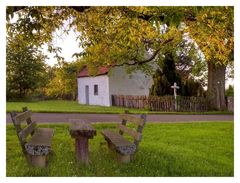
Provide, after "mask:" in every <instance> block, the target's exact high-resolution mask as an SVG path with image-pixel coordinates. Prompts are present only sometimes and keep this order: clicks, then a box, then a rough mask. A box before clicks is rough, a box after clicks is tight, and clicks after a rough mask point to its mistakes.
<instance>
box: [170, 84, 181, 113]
mask: <svg viewBox="0 0 240 183" xmlns="http://www.w3.org/2000/svg"><path fill="white" fill-rule="evenodd" d="M171 88H173V90H174V99H175V110H176V111H177V89H179V88H180V87H179V86H177V83H176V82H174V84H173V86H171Z"/></svg>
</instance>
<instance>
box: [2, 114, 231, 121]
mask: <svg viewBox="0 0 240 183" xmlns="http://www.w3.org/2000/svg"><path fill="white" fill-rule="evenodd" d="M32 119H33V120H34V121H37V122H46V123H55V122H58V123H62V122H63V123H66V122H68V120H69V119H82V120H83V121H85V122H120V119H119V117H118V114H79V113H34V114H33V117H32ZM147 121H148V122H192V121H233V115H175V114H161V115H155V114H148V115H147ZM6 122H8V123H9V122H10V123H11V118H10V115H9V114H7V118H6Z"/></svg>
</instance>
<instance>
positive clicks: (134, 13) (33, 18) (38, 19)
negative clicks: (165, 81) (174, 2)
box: [7, 7, 233, 109]
mask: <svg viewBox="0 0 240 183" xmlns="http://www.w3.org/2000/svg"><path fill="white" fill-rule="evenodd" d="M14 12H17V14H18V20H17V22H16V23H10V21H8V24H7V25H8V29H7V30H8V33H9V34H18V33H19V32H24V33H25V35H26V39H32V40H35V43H36V45H37V46H40V45H42V44H44V43H45V42H48V43H49V51H55V52H56V53H57V51H59V49H58V48H55V47H54V45H53V44H51V40H52V37H53V36H52V33H53V32H54V31H55V30H56V29H59V28H61V27H62V26H63V27H65V29H64V30H65V32H68V31H69V30H70V28H75V29H76V30H77V31H79V32H80V33H81V35H80V36H79V38H78V40H79V43H80V46H81V47H82V48H84V50H83V52H81V53H76V54H75V56H78V57H81V58H84V60H85V61H86V63H87V64H88V67H89V70H90V71H91V72H92V73H94V72H96V70H97V68H98V67H100V66H103V65H105V66H106V65H115V66H120V65H128V66H129V67H128V68H129V69H130V70H132V69H142V70H144V71H149V67H150V66H151V65H150V64H146V63H148V62H151V61H152V60H154V59H155V58H157V57H158V56H159V54H162V53H164V52H166V51H168V50H171V51H173V50H176V51H177V48H178V45H179V43H180V42H181V40H182V37H183V34H184V33H189V35H190V37H191V38H192V39H194V41H195V42H196V43H197V45H198V46H199V49H200V50H201V51H202V52H203V53H204V55H205V60H206V61H207V62H208V70H209V74H208V78H209V79H208V90H209V96H211V97H212V98H213V106H214V107H215V108H218V109H222V108H224V98H223V96H224V95H223V93H224V83H225V80H224V79H225V78H224V75H225V74H224V73H225V66H226V65H227V64H228V63H229V61H230V58H231V55H232V54H233V7H7V15H8V18H10V16H13V15H14ZM181 22H184V23H185V25H186V27H185V28H182V27H181V26H179V25H180V23H181ZM164 24H166V25H167V29H164V28H163V25H164ZM146 53H147V54H146ZM214 78H218V79H220V80H219V82H218V81H216V79H214ZM216 83H218V84H217V86H216ZM216 93H217V95H216ZM218 101H220V104H219V103H218Z"/></svg>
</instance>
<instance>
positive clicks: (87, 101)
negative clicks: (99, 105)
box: [85, 85, 89, 104]
mask: <svg viewBox="0 0 240 183" xmlns="http://www.w3.org/2000/svg"><path fill="white" fill-rule="evenodd" d="M85 96H86V104H89V86H88V85H86V86H85Z"/></svg>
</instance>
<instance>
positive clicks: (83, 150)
mask: <svg viewBox="0 0 240 183" xmlns="http://www.w3.org/2000/svg"><path fill="white" fill-rule="evenodd" d="M75 150H76V158H77V161H78V162H80V161H81V162H83V163H84V164H86V165H88V164H89V151H88V138H84V137H78V138H76V139H75Z"/></svg>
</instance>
